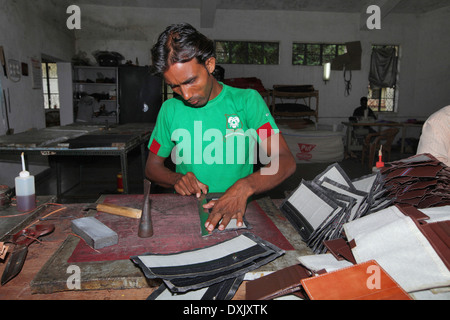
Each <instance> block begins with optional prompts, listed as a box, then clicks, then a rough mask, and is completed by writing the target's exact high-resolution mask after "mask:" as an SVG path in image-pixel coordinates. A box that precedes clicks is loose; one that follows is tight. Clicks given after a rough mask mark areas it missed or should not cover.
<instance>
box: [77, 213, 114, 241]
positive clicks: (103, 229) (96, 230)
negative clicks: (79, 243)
mask: <svg viewBox="0 0 450 320" xmlns="http://www.w3.org/2000/svg"><path fill="white" fill-rule="evenodd" d="M72 231H73V232H74V233H75V234H77V235H79V236H80V237H81V238H83V239H84V241H86V243H87V244H88V245H89V246H90V247H92V248H94V249H100V248H104V247H108V246H112V245H115V244H117V243H118V242H119V236H118V235H117V233H116V232H114V231H113V230H111V229H110V228H108V227H107V226H105V225H104V224H103V223H101V222H100V221H98V220H97V219H95V218H94V217H85V218H80V219H75V220H72Z"/></svg>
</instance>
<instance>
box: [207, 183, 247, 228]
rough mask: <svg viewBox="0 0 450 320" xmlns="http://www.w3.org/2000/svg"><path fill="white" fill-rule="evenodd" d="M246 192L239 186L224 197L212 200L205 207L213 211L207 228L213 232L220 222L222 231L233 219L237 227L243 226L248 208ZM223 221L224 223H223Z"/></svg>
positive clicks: (234, 187) (229, 190) (228, 191)
mask: <svg viewBox="0 0 450 320" xmlns="http://www.w3.org/2000/svg"><path fill="white" fill-rule="evenodd" d="M245 193H246V192H244V190H241V188H240V186H239V185H238V184H236V185H234V186H233V187H231V188H229V189H228V190H227V192H225V193H224V195H223V196H222V197H220V198H219V199H217V200H211V201H210V202H208V203H207V204H205V205H203V207H204V208H205V209H211V208H212V212H211V214H210V215H209V217H208V219H207V220H206V222H205V228H206V230H208V232H212V231H213V230H214V228H215V227H216V225H217V224H218V223H219V222H220V225H219V230H220V231H222V230H224V229H225V227H226V226H227V225H228V223H230V220H231V219H236V220H237V221H236V225H237V226H238V227H241V226H242V225H243V222H244V221H243V218H244V214H245V209H246V207H247V198H248V197H246V196H243V194H245ZM221 220H222V221H221Z"/></svg>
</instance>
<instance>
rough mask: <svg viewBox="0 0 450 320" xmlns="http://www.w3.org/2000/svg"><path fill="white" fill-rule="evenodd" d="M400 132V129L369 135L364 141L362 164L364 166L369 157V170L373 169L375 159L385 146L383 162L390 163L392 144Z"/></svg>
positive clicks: (390, 129)
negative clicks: (381, 147)
mask: <svg viewBox="0 0 450 320" xmlns="http://www.w3.org/2000/svg"><path fill="white" fill-rule="evenodd" d="M398 132H399V129H398V128H389V129H386V130H383V131H381V132H376V133H369V134H368V135H367V136H366V138H365V140H364V144H363V150H362V155H361V163H362V164H363V165H364V158H365V156H366V155H367V159H368V163H369V168H372V167H373V163H374V159H375V157H378V151H379V150H380V146H381V145H382V146H383V149H382V155H383V162H389V161H390V158H391V147H392V142H393V141H394V139H395V136H396V135H397V134H398ZM377 159H378V158H377Z"/></svg>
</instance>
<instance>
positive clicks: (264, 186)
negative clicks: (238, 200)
mask: <svg viewBox="0 0 450 320" xmlns="http://www.w3.org/2000/svg"><path fill="white" fill-rule="evenodd" d="M271 166H274V168H275V169H274V170H273V171H274V172H273V174H265V173H264V170H266V172H271V171H272V170H271V169H270V168H272V167H271ZM295 169H296V164H295V160H294V158H293V157H292V156H291V155H280V156H279V157H278V158H277V159H274V160H273V161H271V162H270V163H269V164H267V165H266V166H265V167H263V168H261V169H260V170H258V171H256V172H254V173H252V174H251V175H249V176H247V177H245V178H242V179H240V180H238V181H237V182H236V184H240V189H241V190H242V192H244V194H245V195H246V196H247V197H250V196H252V195H254V194H260V193H263V192H265V191H268V190H271V189H273V188H274V187H276V186H277V185H279V184H280V183H282V182H283V181H284V180H285V179H287V178H288V177H290V176H291V175H292V174H293V173H294V172H295Z"/></svg>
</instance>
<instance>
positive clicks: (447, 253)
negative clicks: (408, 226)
mask: <svg viewBox="0 0 450 320" xmlns="http://www.w3.org/2000/svg"><path fill="white" fill-rule="evenodd" d="M419 230H420V231H421V232H422V233H423V235H424V236H425V237H426V238H427V240H428V241H429V242H430V244H431V246H432V247H433V249H434V250H435V251H436V253H437V254H438V255H439V257H440V258H441V260H442V262H443V263H444V264H445V266H446V267H447V269H449V270H450V221H449V220H447V221H440V222H433V223H427V224H423V225H420V226H419Z"/></svg>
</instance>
